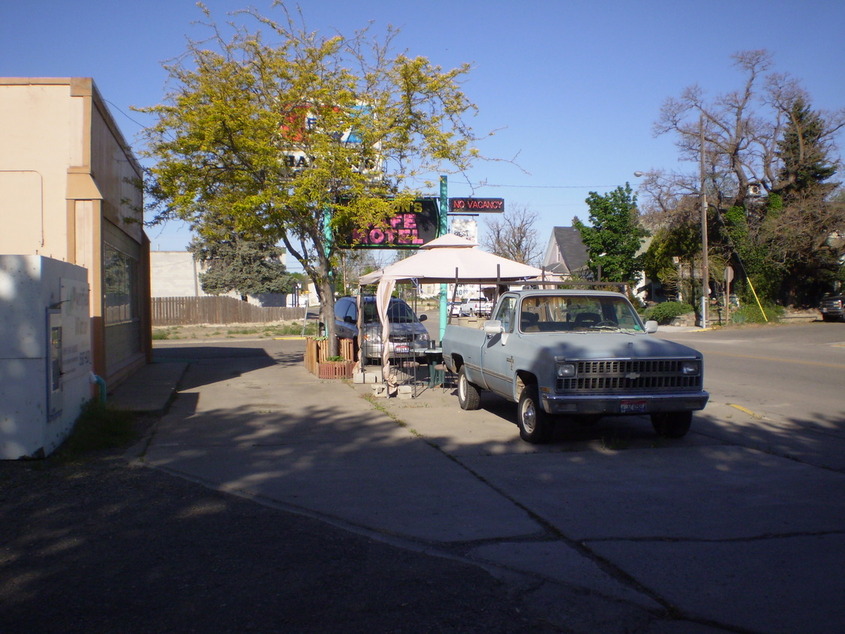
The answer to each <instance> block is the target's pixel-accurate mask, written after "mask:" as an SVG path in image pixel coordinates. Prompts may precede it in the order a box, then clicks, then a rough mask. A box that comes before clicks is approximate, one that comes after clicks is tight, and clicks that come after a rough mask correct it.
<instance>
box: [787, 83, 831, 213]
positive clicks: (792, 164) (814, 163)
mask: <svg viewBox="0 0 845 634" xmlns="http://www.w3.org/2000/svg"><path fill="white" fill-rule="evenodd" d="M826 128H827V125H826V123H825V121H824V120H823V119H822V118H821V116H820V115H819V113H818V112H814V111H813V110H812V109H811V108H810V106H809V104H807V102H806V101H805V100H804V98H803V97H798V98H797V99H795V100H794V101H793V103H792V107H791V108H790V109H789V119H788V124H787V127H786V130H784V133H783V137H782V138H781V139H780V141H778V144H777V148H778V157H779V158H780V159H781V161H782V162H783V163H782V167H781V170H780V173H779V174H778V177H779V179H780V180H781V181H782V182H783V183H784V185H783V187H782V189H781V191H782V192H784V193H785V195H786V196H787V197H790V196H792V195H793V194H795V193H807V192H809V191H812V190H817V191H820V193H822V194H823V195H824V194H827V193H829V192H830V191H832V190H833V186H832V185H830V184H825V181H826V180H828V179H829V178H831V177H832V176H833V175H834V174H836V166H835V165H834V164H832V162H831V161H830V159H829V157H828V152H829V146H828V144H827V142H826V141H825V138H824V137H825V130H826Z"/></svg>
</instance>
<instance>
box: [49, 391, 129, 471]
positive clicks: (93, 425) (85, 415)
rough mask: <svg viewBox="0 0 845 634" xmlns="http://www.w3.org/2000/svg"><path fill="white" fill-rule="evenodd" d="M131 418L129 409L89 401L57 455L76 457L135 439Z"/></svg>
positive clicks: (79, 457)
mask: <svg viewBox="0 0 845 634" xmlns="http://www.w3.org/2000/svg"><path fill="white" fill-rule="evenodd" d="M134 422H135V416H134V414H133V413H132V412H127V411H124V410H118V409H113V408H111V407H109V406H108V405H104V404H103V403H100V402H99V401H97V400H92V401H89V402H88V404H87V405H86V406H85V407H84V408H83V410H82V413H80V415H79V418H77V419H76V424H75V425H74V427H73V431H72V432H71V434H70V436H69V437H68V438H67V440H65V442H64V443H63V444H62V446H61V447H60V448H59V450H58V452H57V456H58V457H59V458H60V459H61V460H64V461H76V460H80V459H82V458H84V457H85V455H86V454H90V453H92V452H98V451H104V450H108V449H119V448H122V447H127V446H128V445H129V444H130V443H132V442H134V441H136V440H137V439H138V434H137V432H136V431H135V426H134Z"/></svg>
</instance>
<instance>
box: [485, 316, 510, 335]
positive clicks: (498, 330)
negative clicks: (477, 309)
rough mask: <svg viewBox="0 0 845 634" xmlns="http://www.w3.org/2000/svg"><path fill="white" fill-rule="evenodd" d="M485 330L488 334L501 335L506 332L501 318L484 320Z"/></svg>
mask: <svg viewBox="0 0 845 634" xmlns="http://www.w3.org/2000/svg"><path fill="white" fill-rule="evenodd" d="M484 332H486V333H487V334H488V335H500V334H502V333H503V332H505V329H504V328H503V327H502V322H501V320H499V319H487V320H485V322H484Z"/></svg>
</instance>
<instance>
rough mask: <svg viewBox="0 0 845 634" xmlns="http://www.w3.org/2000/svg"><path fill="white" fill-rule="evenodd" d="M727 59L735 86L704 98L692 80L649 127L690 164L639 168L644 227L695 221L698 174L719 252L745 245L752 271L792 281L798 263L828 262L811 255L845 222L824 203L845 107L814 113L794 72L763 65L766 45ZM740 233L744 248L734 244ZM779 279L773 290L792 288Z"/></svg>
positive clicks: (766, 62)
mask: <svg viewBox="0 0 845 634" xmlns="http://www.w3.org/2000/svg"><path fill="white" fill-rule="evenodd" d="M733 59H734V63H735V66H736V67H737V68H738V69H739V70H740V71H741V73H742V77H743V83H742V85H741V87H740V88H739V89H738V90H735V91H732V92H728V93H725V94H722V95H717V96H715V97H714V98H710V99H708V98H706V97H705V94H704V91H703V90H702V89H701V88H700V87H699V86H696V85H694V86H691V87H689V88H687V89H686V90H684V91H683V92H682V93H681V95H680V97H677V98H674V97H673V98H669V99H667V100H666V102H665V103H664V105H663V107H662V109H661V112H660V117H659V119H658V121H657V122H656V123H655V125H654V132H655V134H657V135H662V134H672V135H674V137H675V139H676V146H677V148H678V150H679V154H680V157H681V159H682V160H686V161H690V162H691V163H692V164H693V165H695V169H693V170H690V171H689V172H687V173H682V172H668V171H663V170H653V171H651V172H648V173H647V174H646V178H645V179H644V181H643V183H642V185H641V188H640V191H641V193H642V194H643V195H642V196H641V201H642V208H643V210H644V211H645V212H646V214H647V220H646V224H647V225H648V226H649V227H650V228H652V229H653V228H655V227H658V226H659V227H664V228H669V229H672V228H677V227H680V226H687V227H689V226H694V225H695V223H696V222H698V221H699V218H700V206H699V204H698V203H699V199H698V196H699V195H700V194H701V192H702V179H703V180H704V185H703V188H704V189H703V192H704V193H705V194H706V196H707V205H708V216H709V224H710V226H711V229H712V230H713V235H712V236H711V237H712V238H713V240H712V241H711V245H712V248H713V249H714V250H715V251H716V252H717V254H721V255H722V256H725V257H728V256H729V254H730V253H731V252H733V253H735V254H736V253H737V251H743V250H744V251H745V255H747V256H748V258H749V259H751V254H752V252H753V253H754V257H755V258H756V259H757V260H758V269H757V271H756V273H757V274H758V275H760V276H769V277H772V276H776V277H777V276H779V277H780V278H781V280H782V281H783V280H787V279H792V280H793V282H791V283H792V284H793V285H794V284H795V280H798V279H799V278H798V276H796V275H794V274H793V273H795V272H796V271H797V269H796V267H797V266H799V264H800V266H801V267H803V273H804V274H807V273H808V272H809V268H812V267H814V266H815V267H822V268H824V267H828V268H829V266H830V264H829V263H830V262H833V261H835V257H833V258H831V257H830V255H831V254H827V255H824V257H823V258H821V259H818V258H817V255H818V249H819V245H821V244H824V243H825V240H826V239H827V237H828V236H829V235H830V234H831V232H834V231H836V230H841V229H842V227H843V226H845V216H843V214H842V209H841V206H837V205H833V204H830V200H831V196H830V195H831V192H833V191H834V190H835V188H836V186H837V184H836V183H825V181H826V179H827V178H829V177H831V176H832V175H833V174H834V173H836V171H837V170H838V169H839V167H840V161H839V158H838V155H837V148H836V145H835V139H836V137H837V135H839V134H840V133H841V131H842V130H843V127H845V108H841V109H839V110H837V111H833V112H826V111H816V110H812V109H811V108H810V106H809V104H810V98H809V96H808V94H807V93H806V91H805V90H804V89H803V88H802V87H801V85H800V83H799V82H798V81H797V80H796V79H794V78H792V77H790V76H788V75H786V74H782V73H774V72H771V67H772V59H771V55H770V54H769V53H768V52H767V51H764V50H754V51H744V52H740V53H737V54H736V55H734V56H733ZM736 210H741V213H737V212H736ZM696 216H699V218H696ZM726 219H727V224H726ZM730 223H733V227H732V229H733V230H731V227H729V226H728V225H730ZM737 223H740V224H741V225H742V226H741V227H738V226H737ZM740 235H741V237H742V240H743V241H744V243H745V244H744V246H743V245H739V244H737V241H738V238H737V236H740ZM732 236H733V237H732ZM833 255H835V254H833ZM808 263H812V265H811V266H810V267H809V268H808V267H807V264H808ZM778 284H779V282H773V283H772V285H771V289H772V291H773V293H774V292H779V293H781V294H782V295H783V294H786V295H791V294H792V291H791V290H788V289H787V290H786V291H784V289H783V288H781V289H780V290H777V287H778Z"/></svg>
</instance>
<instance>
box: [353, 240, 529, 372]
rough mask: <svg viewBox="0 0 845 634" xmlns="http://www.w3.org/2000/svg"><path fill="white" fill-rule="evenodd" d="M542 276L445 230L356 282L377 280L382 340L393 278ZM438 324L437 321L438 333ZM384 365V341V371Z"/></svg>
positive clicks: (476, 280) (506, 279)
mask: <svg viewBox="0 0 845 634" xmlns="http://www.w3.org/2000/svg"><path fill="white" fill-rule="evenodd" d="M542 276H543V271H542V270H541V269H538V268H536V267H534V266H529V265H527V264H522V263H521V262H516V261H514V260H509V259H507V258H503V257H501V256H498V255H494V254H492V253H488V252H487V251H482V250H481V249H479V248H478V245H477V244H476V243H475V242H472V241H470V240H467V239H466V238H462V237H460V236H457V235H455V234H452V233H448V234H446V235H443V236H440V237H439V238H436V239H435V240H432V241H431V242H428V243H426V244H424V245H423V246H421V247H420V250H419V252H417V253H416V254H415V255H412V256H411V257H409V258H406V259H404V260H400V261H399V262H395V263H394V264H391V265H390V266H387V267H385V268H383V269H381V270H378V271H373V272H372V273H368V274H367V275H364V276H362V277H361V278H360V280H359V283H360V284H361V285H362V286H363V285H367V284H375V283H376V282H378V288H377V290H376V309H377V310H378V314H379V319H380V320H381V324H382V341H385V342H386V341H387V339H388V330H389V324H388V321H387V304H388V302H389V301H390V295H391V294H392V293H393V288H394V286H395V285H396V282H397V281H401V280H408V281H414V282H426V283H438V282H439V283H444V284H445V283H454V282H462V283H468V284H473V283H477V284H481V283H484V282H487V283H498V282H519V281H524V280H529V279H532V278H533V279H537V278H540V277H542ZM442 316H443V311H441V318H442ZM442 328H443V326H442V325H441V336H442ZM388 365H389V363H388V359H387V346H386V345H385V346H384V352H383V366H384V369H385V372H386V370H387V366H388Z"/></svg>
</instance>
